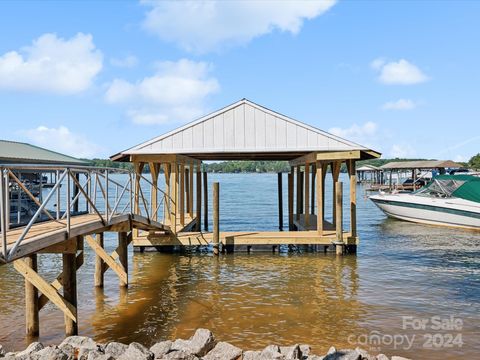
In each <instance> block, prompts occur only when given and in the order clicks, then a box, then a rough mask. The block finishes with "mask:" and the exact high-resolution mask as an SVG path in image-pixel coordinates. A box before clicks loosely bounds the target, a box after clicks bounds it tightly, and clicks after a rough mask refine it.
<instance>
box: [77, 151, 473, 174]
mask: <svg viewBox="0 0 480 360" xmlns="http://www.w3.org/2000/svg"><path fill="white" fill-rule="evenodd" d="M82 160H87V161H89V162H90V163H91V164H92V166H98V167H110V168H115V169H126V170H133V164H132V163H129V162H117V161H112V160H110V159H91V160H89V159H82ZM415 160H428V159H400V158H395V159H370V160H362V161H358V162H357V167H360V166H363V165H373V166H377V167H379V166H382V165H384V164H387V163H389V162H393V161H415ZM460 164H462V165H463V166H465V167H470V168H473V169H480V153H479V154H477V155H475V156H472V158H471V159H470V160H469V161H468V162H465V163H460ZM202 170H204V171H207V172H212V173H278V172H289V171H290V165H289V163H288V161H254V160H242V161H220V162H207V163H203V165H202ZM162 171H163V169H162ZM341 171H342V172H346V171H347V169H346V166H345V164H343V166H342V169H341ZM143 172H144V173H148V172H150V169H149V167H148V164H145V167H144V169H143Z"/></svg>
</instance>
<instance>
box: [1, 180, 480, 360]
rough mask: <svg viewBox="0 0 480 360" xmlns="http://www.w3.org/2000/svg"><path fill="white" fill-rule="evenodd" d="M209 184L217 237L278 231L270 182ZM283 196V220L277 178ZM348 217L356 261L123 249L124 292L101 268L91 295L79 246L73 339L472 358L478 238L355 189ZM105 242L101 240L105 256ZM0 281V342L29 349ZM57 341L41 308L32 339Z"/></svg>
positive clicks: (10, 291)
mask: <svg viewBox="0 0 480 360" xmlns="http://www.w3.org/2000/svg"><path fill="white" fill-rule="evenodd" d="M342 176H343V175H342ZM328 178H329V176H327V191H326V193H327V200H326V209H327V216H330V215H329V214H330V213H331V211H330V209H331V183H330V182H328V181H330V180H329V179H328ZM343 180H344V182H345V185H346V189H345V193H346V194H348V181H347V179H346V178H343ZM209 181H210V182H211V181H219V182H220V189H221V190H220V192H221V196H220V202H221V205H220V206H221V207H220V210H221V215H220V216H221V224H220V226H221V229H222V230H276V229H277V227H278V219H277V213H278V210H277V195H276V194H277V185H276V181H277V176H276V174H209ZM284 188H285V189H284V190H285V194H284V199H285V200H284V203H285V211H284V213H285V214H286V213H287V212H286V206H287V205H286V177H284ZM210 199H211V196H210ZM347 211H348V210H347V209H346V210H345V212H346V213H347ZM357 211H358V228H359V236H360V238H361V243H360V246H359V248H358V254H357V256H344V257H336V256H335V255H332V254H327V255H325V254H323V252H321V253H313V252H305V253H290V254H278V253H276V254H272V253H268V252H267V253H261V252H253V253H251V254H246V253H240V252H237V253H235V254H231V255H225V256H220V257H219V258H214V257H213V256H211V255H210V254H195V255H192V256H188V255H180V254H161V253H156V252H155V253H143V254H140V253H133V251H131V248H130V253H129V261H130V264H129V267H130V268H129V272H130V273H129V276H130V286H129V288H128V290H127V291H123V290H121V289H119V287H118V279H117V277H116V275H115V274H114V273H113V272H111V270H109V271H108V272H107V273H106V275H105V288H104V289H103V290H98V289H95V287H94V286H93V273H94V255H93V253H92V251H91V250H89V249H88V247H86V258H85V263H84V265H83V266H82V268H81V269H80V270H79V272H78V275H77V276H78V303H79V332H80V334H81V335H88V336H93V337H94V338H95V339H96V340H97V341H104V342H106V341H109V340H117V341H122V342H131V341H139V342H141V343H144V344H146V345H149V344H152V343H154V342H155V341H157V340H161V339H167V338H169V339H173V338H178V337H189V336H190V335H191V334H192V333H193V331H194V330H195V329H196V328H198V327H205V328H208V329H210V330H212V331H213V332H214V334H215V335H216V337H217V338H219V339H221V340H225V341H229V342H231V343H233V344H235V345H237V346H239V347H242V348H244V349H261V348H263V347H264V346H266V345H268V344H271V343H278V344H293V343H307V344H310V345H311V346H312V348H313V350H314V351H315V352H316V353H324V352H326V351H327V350H328V348H329V347H330V346H331V345H335V346H337V347H350V348H352V347H355V346H360V347H362V348H365V349H367V350H370V351H372V352H373V353H377V352H383V353H387V354H390V355H391V354H399V355H403V356H409V357H412V358H422V359H437V358H438V357H440V356H441V357H442V358H443V359H454V358H455V359H456V358H458V357H459V356H460V355H461V356H462V357H465V358H468V357H470V358H478V354H479V352H480V341H479V339H480V260H479V259H480V233H475V232H470V231H462V230H455V229H448V228H439V227H438V228H437V227H429V226H423V225H417V224H410V223H406V222H400V221H396V220H391V219H387V218H386V217H385V216H384V214H383V213H382V212H381V211H380V210H378V209H377V208H376V207H375V206H374V205H373V204H372V203H371V202H370V201H369V200H368V199H366V198H365V193H364V191H363V189H362V187H361V186H359V187H358V210H357ZM210 219H211V216H210ZM286 223H287V221H286V218H285V224H286ZM346 226H348V222H347V224H346ZM115 243H116V240H115V237H112V236H107V240H106V247H107V248H108V250H110V251H112V250H113V249H114V247H115V245H116V244H115ZM60 269H61V257H60V256H56V255H40V256H39V272H40V273H41V274H42V275H43V276H44V277H45V278H47V279H53V278H55V277H56V276H57V275H58V272H59V271H60ZM0 280H1V281H0V343H1V344H3V345H4V346H6V347H7V348H8V349H20V348H22V347H24V346H25V344H26V343H27V341H29V339H26V338H25V335H24V332H25V325H24V303H23V299H24V298H23V292H24V282H23V278H22V277H21V276H20V275H18V274H17V273H16V272H15V270H14V269H13V267H12V266H11V265H7V266H2V267H0ZM422 321H423V322H422ZM438 322H443V325H444V329H438V327H439V326H437V325H438ZM422 324H423V326H422ZM63 332H64V328H63V314H62V313H61V312H60V311H59V310H57V309H56V308H55V307H54V306H53V305H51V304H49V305H47V306H46V307H45V308H44V309H43V310H42V311H41V312H40V333H41V336H40V341H43V342H45V343H59V342H60V341H61V340H62V338H63V334H64V333H63Z"/></svg>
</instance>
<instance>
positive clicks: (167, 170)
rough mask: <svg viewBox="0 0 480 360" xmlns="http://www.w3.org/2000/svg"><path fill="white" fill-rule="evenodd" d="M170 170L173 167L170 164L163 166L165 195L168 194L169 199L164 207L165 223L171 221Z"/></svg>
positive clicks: (167, 198)
mask: <svg viewBox="0 0 480 360" xmlns="http://www.w3.org/2000/svg"><path fill="white" fill-rule="evenodd" d="M170 170H171V165H170V164H169V163H165V164H163V173H164V175H165V194H167V197H166V199H165V203H164V206H163V218H164V219H165V221H168V220H170V216H171V213H170V212H171V206H172V202H171V196H172V195H171V193H170Z"/></svg>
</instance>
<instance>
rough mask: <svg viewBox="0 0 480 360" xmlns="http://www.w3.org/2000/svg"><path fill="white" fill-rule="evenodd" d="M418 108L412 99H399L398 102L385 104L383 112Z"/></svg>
mask: <svg viewBox="0 0 480 360" xmlns="http://www.w3.org/2000/svg"><path fill="white" fill-rule="evenodd" d="M416 107H417V104H416V103H415V102H414V101H412V100H410V99H398V100H396V101H388V102H386V103H385V104H383V106H382V109H383V110H412V109H415V108H416Z"/></svg>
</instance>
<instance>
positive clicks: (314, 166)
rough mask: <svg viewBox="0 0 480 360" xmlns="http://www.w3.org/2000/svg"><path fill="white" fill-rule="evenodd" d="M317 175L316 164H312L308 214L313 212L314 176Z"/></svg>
mask: <svg viewBox="0 0 480 360" xmlns="http://www.w3.org/2000/svg"><path fill="white" fill-rule="evenodd" d="M316 175H317V166H316V165H315V163H313V164H312V180H311V183H312V184H311V189H312V190H311V194H310V214H312V215H314V214H315V190H316V189H315V178H316Z"/></svg>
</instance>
